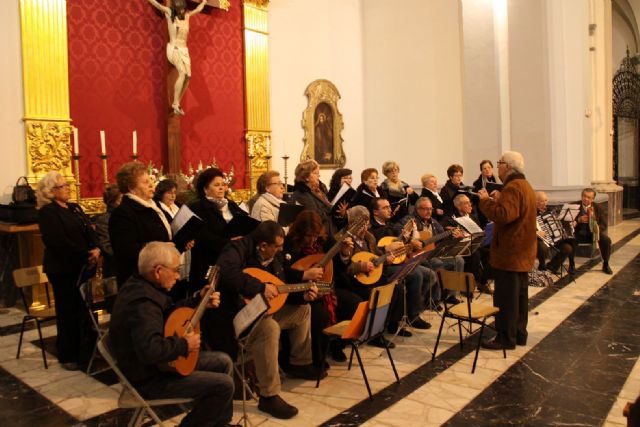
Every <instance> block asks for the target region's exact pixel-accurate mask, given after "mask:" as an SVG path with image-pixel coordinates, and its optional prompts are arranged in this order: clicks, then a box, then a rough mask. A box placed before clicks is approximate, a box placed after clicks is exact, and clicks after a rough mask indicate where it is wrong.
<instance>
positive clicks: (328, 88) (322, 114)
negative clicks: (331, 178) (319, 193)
mask: <svg viewBox="0 0 640 427" xmlns="http://www.w3.org/2000/svg"><path fill="white" fill-rule="evenodd" d="M304 94H305V95H306V96H307V98H308V105H307V109H306V110H304V112H303V113H302V128H303V129H304V138H303V141H304V147H303V149H302V154H301V155H300V161H305V160H308V159H315V160H316V161H317V162H318V163H319V164H320V168H321V169H335V168H341V167H343V166H344V165H345V163H346V161H347V159H346V157H345V155H344V150H343V148H342V143H343V142H344V140H343V139H342V130H343V129H344V122H343V121H342V114H341V113H340V111H339V110H338V100H339V99H340V93H339V92H338V89H337V88H336V87H335V85H334V84H333V83H331V82H330V81H329V80H324V79H320V80H316V81H314V82H312V83H311V84H309V86H307V89H306V90H305V91H304ZM316 143H324V144H323V147H318V148H319V149H318V150H316Z"/></svg>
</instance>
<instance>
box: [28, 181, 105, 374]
mask: <svg viewBox="0 0 640 427" xmlns="http://www.w3.org/2000/svg"><path fill="white" fill-rule="evenodd" d="M70 195H71V191H70V188H69V183H67V182H66V181H65V179H64V177H63V176H62V175H61V174H60V173H58V172H56V171H51V172H48V173H47V174H46V175H45V176H44V177H43V178H42V179H41V180H40V182H39V183H38V199H39V210H38V224H39V226H40V231H41V233H42V241H43V242H44V246H45V250H44V261H43V267H44V272H45V273H46V274H47V277H48V279H49V282H50V283H51V285H52V287H53V295H54V298H55V307H56V316H57V321H56V327H57V330H58V336H57V339H56V347H57V352H58V360H59V361H60V364H61V365H62V367H63V368H65V369H68V370H77V369H79V365H84V364H86V363H87V362H88V360H89V357H90V356H91V351H92V349H93V345H94V344H95V335H93V333H92V332H88V331H91V327H90V324H89V321H90V320H89V319H88V313H87V311H86V309H85V308H84V302H83V301H82V297H81V295H80V292H79V290H78V284H79V283H78V282H79V280H80V276H81V275H82V276H83V278H84V276H85V275H86V276H89V274H88V272H89V271H92V270H94V269H95V266H96V263H97V261H98V258H99V257H100V249H99V248H98V240H97V238H96V235H95V233H94V231H93V228H92V227H91V222H90V220H89V218H88V217H87V216H86V215H85V214H84V212H83V211H82V208H81V207H80V206H78V205H77V204H75V203H71V202H69V198H70Z"/></svg>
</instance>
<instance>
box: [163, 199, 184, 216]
mask: <svg viewBox="0 0 640 427" xmlns="http://www.w3.org/2000/svg"><path fill="white" fill-rule="evenodd" d="M159 203H160V208H161V209H162V210H163V211H165V212H166V213H168V214H169V215H171V218H175V216H176V215H177V214H178V211H179V210H180V208H178V205H176V204H175V203H174V204H173V205H171V206H167V205H165V204H164V203H162V202H159Z"/></svg>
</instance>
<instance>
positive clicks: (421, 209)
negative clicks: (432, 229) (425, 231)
mask: <svg viewBox="0 0 640 427" xmlns="http://www.w3.org/2000/svg"><path fill="white" fill-rule="evenodd" d="M416 209H418V210H420V211H432V210H433V208H427V207H424V206H419V207H417V208H416Z"/></svg>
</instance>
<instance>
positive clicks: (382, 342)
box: [368, 335, 396, 348]
mask: <svg viewBox="0 0 640 427" xmlns="http://www.w3.org/2000/svg"><path fill="white" fill-rule="evenodd" d="M368 344H369V345H372V346H374V347H380V348H385V346H386V347H389V348H396V345H395V343H392V342H391V341H389V340H388V339H386V338H385V337H383V336H382V335H381V336H379V337H378V338H376V339H375V340H371V341H369V343H368Z"/></svg>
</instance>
